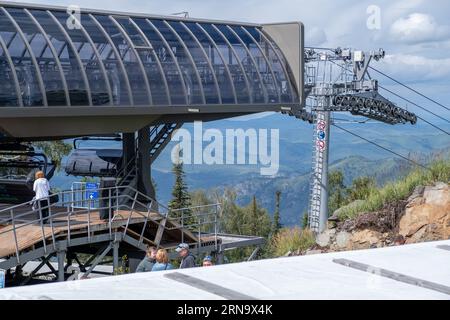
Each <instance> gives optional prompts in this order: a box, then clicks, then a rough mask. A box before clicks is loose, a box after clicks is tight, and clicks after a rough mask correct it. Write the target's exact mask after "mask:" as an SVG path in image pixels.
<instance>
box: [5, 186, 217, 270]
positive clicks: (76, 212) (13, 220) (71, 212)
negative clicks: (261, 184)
mask: <svg viewBox="0 0 450 320" xmlns="http://www.w3.org/2000/svg"><path fill="white" fill-rule="evenodd" d="M122 189H125V190H126V189H128V190H130V191H131V192H132V193H134V197H133V196H131V195H130V194H128V193H122V194H121V193H120V192H119V191H120V190H122ZM97 191H98V192H99V193H100V195H102V194H104V193H103V191H108V196H101V197H99V198H98V199H97V200H99V203H104V201H103V200H107V204H106V206H99V207H98V208H95V210H96V211H101V210H109V216H108V229H109V234H110V236H111V237H112V223H113V222H114V221H115V219H116V217H117V216H118V215H119V212H118V211H120V210H123V209H125V210H128V211H129V214H128V218H127V222H126V226H125V230H124V232H125V233H126V232H127V230H128V226H129V223H130V221H131V218H132V216H133V214H137V215H138V216H141V217H142V218H144V224H143V228H142V231H141V233H140V236H139V244H141V243H142V241H143V239H144V233H145V228H146V226H147V223H148V221H149V220H150V219H151V217H150V213H151V209H152V204H154V203H156V204H158V209H159V208H162V209H164V210H165V211H167V212H166V213H165V214H163V213H161V212H159V210H158V212H156V213H157V214H159V215H160V216H161V218H163V219H165V220H166V221H177V222H178V221H180V217H173V214H176V213H179V212H181V213H182V217H181V225H177V224H176V223H173V226H172V227H168V226H166V225H165V226H164V228H165V229H166V230H182V241H184V230H189V229H193V228H198V230H197V231H198V239H197V240H198V247H200V246H201V233H202V232H201V227H202V226H205V225H210V226H211V225H212V224H214V235H215V243H216V246H217V216H218V212H219V211H218V208H219V206H220V204H210V205H204V206H193V207H187V208H181V209H173V210H171V209H169V208H167V207H166V206H164V205H163V204H161V203H159V202H158V201H156V200H155V199H152V198H151V197H149V196H147V195H145V194H143V193H141V192H139V191H138V190H136V189H135V188H133V187H131V186H114V187H108V188H98V189H97ZM76 192H79V191H78V190H64V191H60V192H58V193H55V194H52V195H50V196H49V197H47V198H43V199H39V200H47V205H46V206H41V202H40V201H37V204H38V208H37V209H31V210H27V211H25V212H22V213H20V214H18V215H16V214H14V211H15V210H17V209H18V208H23V207H28V206H29V205H30V203H31V202H25V203H21V204H17V205H14V206H11V207H9V208H5V209H2V210H0V213H1V212H6V211H9V214H10V218H7V219H3V220H1V221H0V224H10V225H12V228H6V229H8V230H0V235H2V234H5V233H8V232H12V233H13V237H14V244H15V255H16V259H17V263H18V264H20V256H19V255H20V251H21V250H20V248H19V241H18V236H17V230H19V229H21V228H24V227H26V226H29V225H36V224H37V225H39V226H40V229H41V233H42V239H41V240H40V241H42V244H43V247H44V252H45V253H47V237H48V235H47V236H46V232H45V226H44V224H45V223H44V221H50V228H51V238H52V242H53V247H55V244H56V238H57V235H56V234H55V227H54V222H55V220H57V222H58V223H59V222H65V224H64V225H67V230H66V231H67V241H68V243H69V244H70V241H71V223H72V222H73V219H72V217H73V216H80V215H83V214H87V217H86V219H87V221H82V222H87V226H85V227H87V232H88V238H89V241H90V237H91V219H90V214H91V211H92V208H91V207H90V206H88V208H74V207H73V204H74V203H77V202H79V200H75V199H74V197H72V196H71V195H73V194H74V193H76ZM114 194H115V195H114ZM66 195H69V197H68V199H69V200H66V198H65V196H66ZM56 196H59V197H60V198H59V200H60V201H58V202H54V203H51V201H50V199H51V198H52V197H56ZM124 198H125V199H128V200H131V201H132V205H131V206H130V205H129V204H128V203H127V202H124V203H118V201H119V200H118V199H124ZM138 198H143V199H146V200H148V203H143V202H141V201H140V200H139V199H138ZM114 199H115V200H116V203H115V204H114V203H113V202H112V201H113V200H114ZM136 205H139V206H141V207H143V208H146V209H147V210H146V211H147V212H146V213H143V212H141V211H139V210H136V209H135V208H136ZM56 207H59V208H61V207H66V208H67V211H62V212H56V213H53V212H52V208H53V209H54V208H56ZM114 208H115V209H116V211H117V212H116V213H115V214H114V215H112V210H113V209H114ZM211 208H215V210H214V212H212V213H211V212H209V213H208V212H202V213H198V214H196V215H189V214H186V215H185V212H186V211H190V212H192V211H195V210H198V209H202V210H206V209H211ZM46 209H47V210H48V217H43V216H42V211H43V210H46ZM35 213H38V214H39V218H38V219H33V220H20V218H23V217H25V216H29V215H31V214H35ZM206 217H214V220H213V221H212V220H210V219H206ZM59 218H67V219H59ZM192 218H196V219H197V221H196V222H195V223H185V221H184V220H187V219H192ZM202 219H203V222H202V221H201V220H202ZM77 221H80V220H77ZM19 222H20V223H19ZM58 227H60V226H59V225H58Z"/></svg>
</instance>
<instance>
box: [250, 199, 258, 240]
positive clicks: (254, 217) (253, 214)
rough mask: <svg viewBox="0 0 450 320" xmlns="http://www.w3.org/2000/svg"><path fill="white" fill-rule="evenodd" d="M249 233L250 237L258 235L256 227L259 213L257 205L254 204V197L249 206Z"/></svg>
mask: <svg viewBox="0 0 450 320" xmlns="http://www.w3.org/2000/svg"><path fill="white" fill-rule="evenodd" d="M250 212H251V216H250V217H251V232H252V235H255V236H256V235H258V231H259V230H258V226H259V212H258V204H257V203H256V196H253V199H252V204H251V209H250Z"/></svg>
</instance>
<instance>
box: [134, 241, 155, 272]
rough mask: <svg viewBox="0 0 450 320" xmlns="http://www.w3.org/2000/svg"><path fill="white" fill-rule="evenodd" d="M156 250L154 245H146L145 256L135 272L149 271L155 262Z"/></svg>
mask: <svg viewBox="0 0 450 320" xmlns="http://www.w3.org/2000/svg"><path fill="white" fill-rule="evenodd" d="M156 253H157V250H156V248H155V247H148V248H147V254H146V255H145V258H144V259H143V260H142V261H141V262H140V263H139V265H138V267H137V268H136V272H150V271H152V269H153V266H154V265H155V262H156Z"/></svg>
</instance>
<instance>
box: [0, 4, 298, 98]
mask: <svg viewBox="0 0 450 320" xmlns="http://www.w3.org/2000/svg"><path fill="white" fill-rule="evenodd" d="M70 19H71V16H69V14H68V13H67V12H66V11H65V10H63V9H55V8H44V7H35V6H32V7H21V6H19V5H11V6H10V5H8V4H4V3H0V106H2V107H6V106H25V107H31V106H36V107H42V106H44V107H45V106H108V105H109V106H201V105H246V104H249V105H250V104H258V105H261V104H277V105H280V104H299V103H300V101H299V100H300V99H299V94H298V91H297V89H296V86H295V80H294V79H293V77H292V70H290V66H289V64H288V63H287V61H286V58H285V57H284V55H283V53H282V52H281V50H280V48H279V47H278V46H277V44H276V43H275V42H274V41H273V40H272V39H271V38H270V36H269V35H268V34H267V33H266V32H264V31H263V28H262V27H261V26H258V25H250V24H248V25H237V24H235V23H225V22H206V21H194V20H192V19H186V20H182V19H175V18H173V19H171V18H170V17H165V18H164V17H150V16H149V17H145V16H129V15H126V14H116V13H110V14H109V13H104V12H100V11H91V12H89V11H86V10H82V11H81V15H80V23H79V24H77V25H76V26H75V27H74V25H72V24H70V23H68V21H69V22H70Z"/></svg>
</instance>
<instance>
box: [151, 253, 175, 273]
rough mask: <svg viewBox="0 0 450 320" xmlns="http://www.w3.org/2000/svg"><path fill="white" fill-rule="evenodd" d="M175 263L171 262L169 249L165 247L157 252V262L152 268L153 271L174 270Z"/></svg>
mask: <svg viewBox="0 0 450 320" xmlns="http://www.w3.org/2000/svg"><path fill="white" fill-rule="evenodd" d="M172 269H173V265H172V264H171V263H169V255H168V254H167V251H166V250H164V249H159V250H158V252H157V253H156V263H155V265H154V266H153V268H152V272H153V271H165V270H172Z"/></svg>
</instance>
